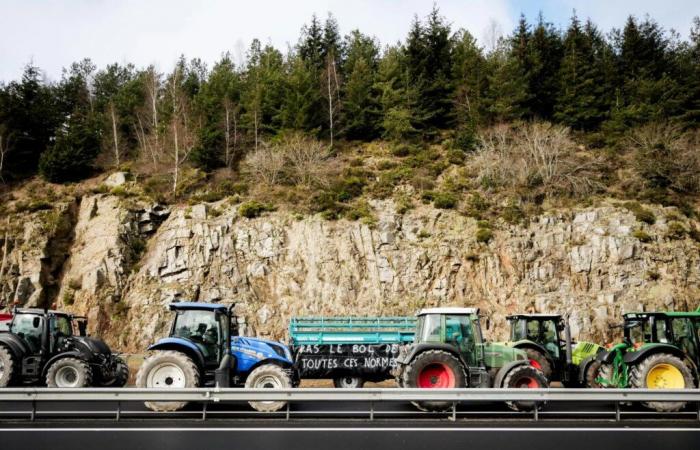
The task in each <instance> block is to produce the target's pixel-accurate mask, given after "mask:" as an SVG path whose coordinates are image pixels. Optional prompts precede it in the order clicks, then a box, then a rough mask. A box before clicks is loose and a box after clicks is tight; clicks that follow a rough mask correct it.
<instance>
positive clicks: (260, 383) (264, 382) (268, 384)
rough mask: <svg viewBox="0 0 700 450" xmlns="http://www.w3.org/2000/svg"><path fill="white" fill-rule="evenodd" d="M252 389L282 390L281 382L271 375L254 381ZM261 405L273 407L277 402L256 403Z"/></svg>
mask: <svg viewBox="0 0 700 450" xmlns="http://www.w3.org/2000/svg"><path fill="white" fill-rule="evenodd" d="M253 387H254V388H256V389H281V388H282V382H281V381H280V380H279V379H278V378H277V377H275V376H272V375H264V376H262V377H260V378H258V379H257V380H255V383H253ZM256 403H258V404H261V405H274V404H276V403H278V402H275V401H272V400H271V401H266V402H256Z"/></svg>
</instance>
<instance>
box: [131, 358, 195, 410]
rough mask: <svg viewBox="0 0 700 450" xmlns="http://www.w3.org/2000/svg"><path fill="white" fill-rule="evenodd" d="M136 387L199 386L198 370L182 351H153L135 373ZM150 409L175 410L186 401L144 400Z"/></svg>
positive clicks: (182, 406)
mask: <svg viewBox="0 0 700 450" xmlns="http://www.w3.org/2000/svg"><path fill="white" fill-rule="evenodd" d="M136 387H140V388H159V389H168V388H170V389H178V388H196V387H199V370H198V369H197V366H196V365H195V363H194V362H193V361H192V360H191V359H190V358H189V357H188V356H187V355H185V354H184V353H181V352H178V351H174V350H160V351H156V352H153V353H152V354H151V355H150V356H148V357H147V358H146V359H145V360H144V361H143V364H142V365H141V368H140V369H139V371H138V373H137V374H136ZM145 405H146V407H147V408H149V409H150V410H152V411H177V410H179V409H182V408H184V407H185V405H187V402H146V403H145Z"/></svg>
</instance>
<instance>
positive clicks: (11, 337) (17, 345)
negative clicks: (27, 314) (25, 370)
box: [0, 333, 29, 359]
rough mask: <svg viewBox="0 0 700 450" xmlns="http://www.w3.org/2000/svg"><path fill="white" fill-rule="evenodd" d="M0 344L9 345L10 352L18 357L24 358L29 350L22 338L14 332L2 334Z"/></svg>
mask: <svg viewBox="0 0 700 450" xmlns="http://www.w3.org/2000/svg"><path fill="white" fill-rule="evenodd" d="M0 345H4V346H5V347H7V349H8V350H10V353H12V355H13V356H14V357H15V358H17V359H22V358H24V355H26V354H27V353H28V352H29V348H28V347H27V344H25V343H24V341H23V340H22V338H20V337H19V336H17V335H15V334H12V333H2V334H0Z"/></svg>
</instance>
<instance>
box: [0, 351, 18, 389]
mask: <svg viewBox="0 0 700 450" xmlns="http://www.w3.org/2000/svg"><path fill="white" fill-rule="evenodd" d="M14 372H15V360H14V359H13V358H12V353H10V351H9V350H8V349H7V347H3V346H0V387H7V386H9V385H10V384H11V383H12V381H13V379H14V375H15V373H14Z"/></svg>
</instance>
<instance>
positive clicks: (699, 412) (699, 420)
mask: <svg viewBox="0 0 700 450" xmlns="http://www.w3.org/2000/svg"><path fill="white" fill-rule="evenodd" d="M697 408H698V422H700V402H697Z"/></svg>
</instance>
